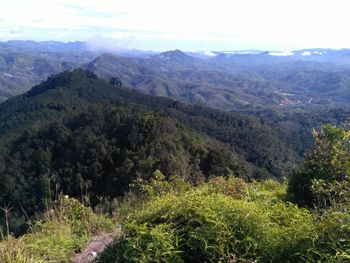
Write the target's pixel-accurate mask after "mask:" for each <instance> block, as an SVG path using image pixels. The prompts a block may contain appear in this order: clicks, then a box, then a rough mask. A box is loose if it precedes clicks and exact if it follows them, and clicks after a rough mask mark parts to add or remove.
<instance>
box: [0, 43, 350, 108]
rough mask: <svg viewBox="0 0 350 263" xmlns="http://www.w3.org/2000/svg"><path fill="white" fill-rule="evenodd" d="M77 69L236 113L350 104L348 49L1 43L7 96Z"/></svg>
mask: <svg viewBox="0 0 350 263" xmlns="http://www.w3.org/2000/svg"><path fill="white" fill-rule="evenodd" d="M76 67H82V68H84V69H87V70H89V71H92V72H94V73H96V74H97V75H98V76H99V77H101V78H105V79H107V80H109V79H110V78H111V77H117V78H119V79H120V80H121V81H122V82H123V83H125V85H127V86H129V87H130V88H133V89H136V90H139V91H141V92H143V93H146V94H150V95H157V96H166V97H171V98H174V99H177V100H180V101H184V102H189V103H195V104H204V105H208V106H212V107H216V108H220V109H223V110H228V111H251V110H252V109H261V108H280V107H288V109H290V108H304V107H310V106H311V107H324V106H327V107H346V106H347V105H348V102H349V100H350V96H349V94H350V93H349V92H348V91H349V86H350V77H349V76H350V68H349V67H350V50H347V49H344V50H331V49H309V50H299V51H292V52H272V51H265V52H263V51H255V50H254V51H240V52H239V51H222V52H215V51H211V52H188V53H185V52H182V51H180V50H174V51H167V52H162V53H158V54H155V53H152V52H139V51H135V50H134V51H133V50H127V51H120V52H118V54H105V53H103V51H101V50H100V51H93V50H91V49H89V48H88V47H87V45H86V44H85V43H83V42H71V43H61V42H53V41H48V42H32V41H9V42H5V43H0V95H1V97H0V99H1V100H5V99H7V98H9V97H11V96H13V95H16V94H20V93H23V92H25V91H27V90H29V89H30V88H31V87H32V86H33V85H35V84H38V83H39V82H41V81H43V80H45V79H46V78H47V77H48V76H49V75H51V74H56V73H59V72H61V71H64V70H66V69H72V68H76Z"/></svg>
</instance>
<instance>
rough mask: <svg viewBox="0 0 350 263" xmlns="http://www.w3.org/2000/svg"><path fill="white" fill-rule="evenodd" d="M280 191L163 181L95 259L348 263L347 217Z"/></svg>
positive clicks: (231, 183)
mask: <svg viewBox="0 0 350 263" xmlns="http://www.w3.org/2000/svg"><path fill="white" fill-rule="evenodd" d="M152 184H153V185H155V186H156V187H157V189H161V187H160V183H159V182H157V183H155V182H153V183H152ZM166 184H167V186H169V185H168V184H169V183H166ZM149 187H150V186H148V188H149ZM285 190H286V186H285V184H279V183H277V182H273V181H265V182H261V183H257V182H254V183H251V184H246V183H244V182H242V181H241V180H239V179H235V178H232V179H229V180H224V179H222V178H215V179H214V180H212V181H211V182H209V183H206V184H203V185H201V186H198V187H193V188H192V189H190V190H184V191H182V192H181V191H180V192H179V191H175V190H174V189H171V188H170V190H169V187H167V193H165V192H164V193H163V195H160V194H159V192H158V193H157V194H156V195H154V196H153V198H152V197H149V199H148V201H147V202H146V203H145V204H144V205H143V207H142V208H141V209H140V208H139V209H137V210H135V211H134V212H133V213H131V214H130V215H129V217H128V218H127V219H126V220H125V223H124V225H123V230H124V236H123V237H122V238H120V239H119V240H116V241H115V242H114V244H113V245H112V246H110V247H109V249H107V250H106V251H105V253H103V254H102V255H101V256H100V257H99V259H98V262H349V257H350V250H349V248H350V247H349V245H350V244H349V240H350V236H349V233H350V232H349V228H350V222H349V215H348V214H346V213H343V212H339V211H330V210H329V211H327V212H325V213H324V214H313V213H311V212H309V211H308V210H306V209H303V208H299V207H297V206H296V205H293V204H291V203H287V202H285V201H283V198H282V197H284V195H285ZM149 192H152V191H149ZM283 193H284V194H283Z"/></svg>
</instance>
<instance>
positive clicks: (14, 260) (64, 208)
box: [0, 196, 115, 263]
mask: <svg viewBox="0 0 350 263" xmlns="http://www.w3.org/2000/svg"><path fill="white" fill-rule="evenodd" d="M114 228H115V225H114V223H113V222H112V221H111V220H110V219H108V218H107V217H105V216H103V215H96V214H94V213H93V212H92V210H91V209H90V208H87V207H85V206H83V205H82V204H81V203H79V201H77V200H75V199H72V198H69V197H68V196H63V197H60V198H59V199H58V200H57V201H56V202H55V203H54V204H53V206H52V208H50V209H49V210H48V211H47V212H46V213H45V215H44V217H43V219H42V220H40V221H37V222H35V224H34V225H32V226H31V231H30V232H29V233H28V234H25V235H23V236H21V237H20V238H18V239H16V238H14V237H12V236H6V237H5V240H3V241H0V262H4V263H40V262H55V263H58V262H62V263H63V262H70V259H71V257H72V256H73V255H74V253H75V252H77V251H79V250H80V249H81V248H83V247H84V246H85V245H86V243H87V242H88V241H89V240H90V239H91V237H92V236H93V235H96V234H98V233H101V232H112V231H114Z"/></svg>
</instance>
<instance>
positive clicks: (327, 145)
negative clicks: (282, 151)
mask: <svg viewBox="0 0 350 263" xmlns="http://www.w3.org/2000/svg"><path fill="white" fill-rule="evenodd" d="M313 135H314V138H315V147H314V149H313V150H312V151H311V152H310V153H309V154H308V155H307V157H306V161H305V163H304V165H303V167H302V168H301V169H300V170H298V171H296V172H295V173H294V174H293V176H292V178H291V180H290V182H289V188H288V191H289V194H290V197H291V199H292V200H294V201H295V202H298V203H300V204H303V205H311V204H313V205H315V206H318V207H327V206H331V205H333V204H334V203H339V202H346V200H347V201H348V200H349V194H348V189H349V175H350V148H349V147H350V144H349V142H350V140H349V139H350V131H348V130H345V129H344V128H336V127H335V126H332V125H326V126H324V127H323V128H322V130H321V132H316V131H314V133H313Z"/></svg>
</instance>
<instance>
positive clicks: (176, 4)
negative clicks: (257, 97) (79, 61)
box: [0, 0, 350, 51]
mask: <svg viewBox="0 0 350 263" xmlns="http://www.w3.org/2000/svg"><path fill="white" fill-rule="evenodd" d="M349 10H350V1H348V0H332V1H330V0H318V1H315V0H293V1H291V0H215V1H212V0H202V1H199V0H176V1H175V0H173V1H168V0H147V1H145V0H143V1H142V0H138V1H137V0H124V1H121V0H114V1H109V0H99V1H92V0H69V1H68V0H46V1H43V0H26V1H25V0H0V41H6V40H11V39H22V40H24V39H26V40H27V39H30V40H37V41H44V40H59V41H76V40H81V41H88V43H90V45H91V46H97V47H100V46H101V47H102V46H103V45H105V46H107V47H108V48H111V49H131V48H135V49H146V50H160V51H162V50H169V49H175V48H179V49H183V50H187V51H191V50H192V51H194V50H242V49H264V50H266V49H268V50H293V49H302V48H311V47H323V48H349V47H350V35H349V34H348V26H349V25H350V16H349V15H348V12H349Z"/></svg>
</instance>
